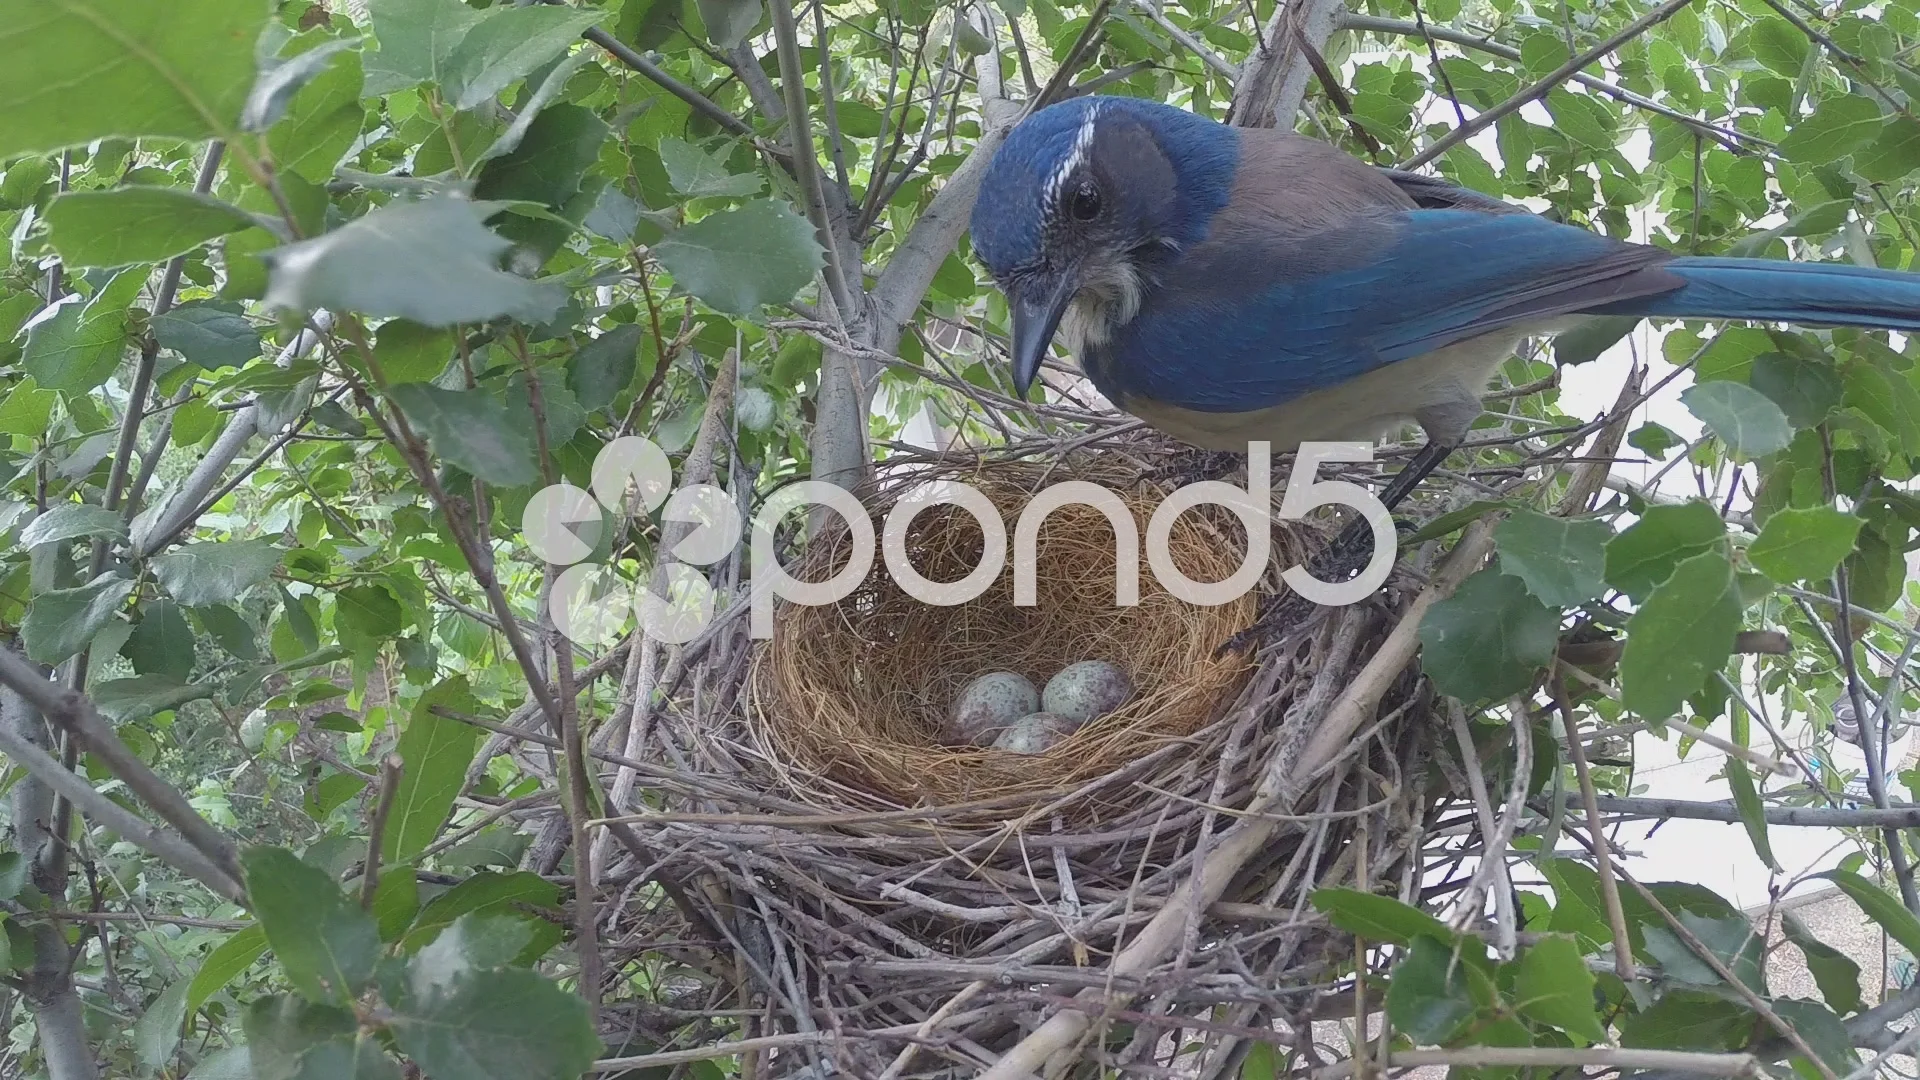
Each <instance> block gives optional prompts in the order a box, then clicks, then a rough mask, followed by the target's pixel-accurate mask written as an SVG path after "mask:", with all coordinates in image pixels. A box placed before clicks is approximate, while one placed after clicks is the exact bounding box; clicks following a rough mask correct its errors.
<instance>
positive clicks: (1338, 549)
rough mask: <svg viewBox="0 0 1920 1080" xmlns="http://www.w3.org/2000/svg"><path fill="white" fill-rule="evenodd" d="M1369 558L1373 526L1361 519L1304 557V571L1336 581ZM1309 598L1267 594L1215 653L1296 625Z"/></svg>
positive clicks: (1406, 527) (1401, 525)
mask: <svg viewBox="0 0 1920 1080" xmlns="http://www.w3.org/2000/svg"><path fill="white" fill-rule="evenodd" d="M1394 527H1395V528H1396V529H1397V530H1398V531H1400V532H1403V533H1404V532H1408V531H1411V530H1412V529H1413V528H1414V525H1413V524H1412V523H1411V522H1407V521H1402V520H1399V519H1397V518H1396V519H1395V520H1394ZM1372 559H1373V529H1372V527H1371V526H1369V525H1368V524H1367V523H1366V522H1364V521H1357V522H1355V523H1353V524H1352V525H1351V526H1349V527H1348V528H1347V529H1345V530H1344V531H1343V532H1341V533H1340V535H1338V536H1336V537H1334V539H1333V542H1332V543H1330V544H1328V545H1327V546H1326V547H1324V548H1321V549H1320V551H1319V553H1318V554H1316V555H1314V556H1313V558H1311V559H1308V560H1307V564H1306V569H1307V573H1309V574H1311V575H1312V576H1313V577H1314V578H1316V579H1318V580H1320V581H1324V582H1327V583H1328V584H1336V583H1338V582H1342V581H1346V580H1348V579H1350V578H1352V577H1353V576H1354V575H1356V574H1358V573H1360V572H1361V571H1362V570H1365V569H1366V568H1367V563H1369V562H1371V561H1372ZM1317 606H1318V605H1316V604H1315V603H1314V602H1313V601H1311V600H1309V599H1307V598H1306V597H1304V596H1302V595H1300V594H1299V593H1297V592H1295V591H1293V590H1291V589H1287V590H1285V591H1283V592H1280V593H1277V594H1275V595H1274V596H1271V597H1268V598H1267V599H1266V601H1265V602H1264V603H1263V604H1262V605H1261V609H1260V613H1259V614H1258V615H1257V616H1255V618H1254V620H1253V624H1252V625H1251V626H1248V627H1247V628H1246V629H1245V630H1242V631H1240V632H1239V633H1238V634H1235V635H1234V636H1233V637H1231V638H1228V639H1227V641H1226V643H1225V644H1223V645H1221V646H1220V648H1219V649H1217V650H1215V654H1214V655H1216V656H1224V655H1226V654H1227V653H1229V652H1245V651H1247V650H1248V649H1249V648H1251V647H1253V646H1255V645H1258V644H1259V643H1260V642H1262V641H1265V640H1268V639H1270V638H1272V637H1273V636H1275V635H1276V634H1277V633H1278V632H1279V631H1281V630H1282V629H1285V628H1290V627H1294V626H1297V625H1299V624H1301V623H1303V622H1305V621H1306V620H1307V619H1308V617H1309V616H1311V615H1313V614H1314V609H1315V608H1316V607H1317Z"/></svg>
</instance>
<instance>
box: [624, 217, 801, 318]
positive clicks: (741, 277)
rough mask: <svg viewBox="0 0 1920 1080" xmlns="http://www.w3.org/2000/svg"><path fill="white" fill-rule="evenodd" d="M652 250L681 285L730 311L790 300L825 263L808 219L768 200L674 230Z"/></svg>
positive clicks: (740, 311) (747, 310)
mask: <svg viewBox="0 0 1920 1080" xmlns="http://www.w3.org/2000/svg"><path fill="white" fill-rule="evenodd" d="M653 253H654V255H656V256H658V257H659V259H660V262H661V265H663V266H665V267H666V268H667V270H668V272H669V273H671V274H673V278H674V280H675V281H676V282H678V283H679V284H680V286H681V287H682V288H684V289H686V290H687V291H688V292H690V293H692V294H693V295H695V296H697V297H699V298H700V299H701V300H703V301H705V302H706V303H707V304H708V305H709V306H710V307H712V308H714V309H715V310H718V311H723V312H726V313H727V314H730V315H746V314H750V313H752V312H753V311H755V310H756V309H758V308H759V307H760V306H761V305H763V304H782V303H785V302H787V301H788V300H791V299H793V297H794V294H796V293H798V292H799V291H800V290H801V289H802V288H803V287H805V286H806V284H807V282H809V281H812V280H813V275H814V273H815V271H817V270H819V269H820V267H821V265H822V263H823V262H824V252H823V251H822V249H821V247H820V243H819V241H818V240H817V239H816V238H815V236H814V231H813V226H812V224H810V223H809V222H808V221H807V219H806V218H804V217H801V216H800V215H798V214H796V213H794V212H793V210H792V208H790V207H789V206H788V205H787V204H786V203H784V202H776V201H774V200H771V199H761V200H758V201H755V202H750V203H747V204H745V205H743V206H741V207H740V208H739V209H736V210H723V211H721V212H719V213H717V214H709V215H707V216H706V217H704V218H701V219H700V220H699V221H696V222H694V223H693V224H691V225H686V226H683V227H681V228H679V229H676V230H674V231H673V232H671V233H668V234H667V235H666V237H665V238H663V239H662V240H661V241H660V242H659V243H657V244H655V245H654V247H653Z"/></svg>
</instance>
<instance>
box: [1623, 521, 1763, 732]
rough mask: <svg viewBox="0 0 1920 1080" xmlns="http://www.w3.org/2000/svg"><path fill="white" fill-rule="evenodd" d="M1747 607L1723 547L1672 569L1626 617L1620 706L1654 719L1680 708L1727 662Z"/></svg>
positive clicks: (1696, 556)
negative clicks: (1743, 612) (1688, 696)
mask: <svg viewBox="0 0 1920 1080" xmlns="http://www.w3.org/2000/svg"><path fill="white" fill-rule="evenodd" d="M1742 610H1743V605H1742V604H1741V602H1740V590H1739V587H1738V586H1737V585H1736V584H1735V582H1734V576H1733V564H1732V563H1731V562H1730V561H1728V559H1727V556H1726V553H1725V552H1723V551H1705V552H1702V553H1701V554H1698V555H1695V556H1693V557H1692V558H1689V559H1687V560H1686V561H1684V562H1682V563H1680V565H1678V566H1676V567H1674V570H1673V575H1672V576H1671V577H1669V578H1667V580H1666V581H1663V582H1661V583H1660V584H1659V585H1658V586H1656V587H1655V588H1654V590H1653V592H1652V594H1651V595H1649V596H1648V597H1647V599H1646V602H1645V603H1643V604H1641V605H1640V608H1639V610H1637V611H1635V612H1634V613H1633V617H1632V618H1631V619H1628V620H1627V645H1626V649H1625V650H1624V651H1623V652H1622V653H1621V655H1620V703H1621V704H1622V705H1624V706H1625V707H1626V708H1628V709H1631V710H1633V711H1634V712H1636V713H1639V714H1640V715H1641V716H1643V717H1645V718H1647V719H1649V720H1664V719H1666V718H1667V717H1669V716H1672V715H1674V714H1675V713H1676V712H1678V711H1680V703H1681V702H1683V701H1685V700H1686V698H1687V695H1689V694H1691V693H1693V692H1694V691H1696V690H1698V689H1700V687H1701V684H1703V683H1705V682H1706V681H1707V678H1708V677H1709V676H1710V675H1712V673H1714V672H1716V671H1718V670H1720V669H1721V668H1722V667H1724V666H1726V662H1727V657H1729V656H1731V655H1732V654H1733V639H1734V636H1735V635H1736V634H1738V633H1739V631H1740V615H1741V611H1742Z"/></svg>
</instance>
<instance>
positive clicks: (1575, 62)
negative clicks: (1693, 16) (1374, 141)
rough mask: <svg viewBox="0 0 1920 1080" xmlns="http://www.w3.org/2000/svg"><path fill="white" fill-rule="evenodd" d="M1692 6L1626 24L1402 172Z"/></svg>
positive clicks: (1676, 2) (1682, 0)
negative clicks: (1623, 27) (1617, 31)
mask: <svg viewBox="0 0 1920 1080" xmlns="http://www.w3.org/2000/svg"><path fill="white" fill-rule="evenodd" d="M1691 3H1693V0H1667V2H1666V3H1664V4H1661V5H1660V6H1659V7H1657V8H1654V9H1653V10H1652V11H1649V12H1647V13H1646V14H1645V15H1642V16H1640V17H1639V18H1637V19H1635V20H1633V21H1632V22H1631V23H1628V24H1627V26H1626V28H1625V29H1623V30H1621V31H1620V32H1619V33H1617V34H1615V35H1613V36H1612V37H1610V38H1608V39H1607V40H1605V41H1603V42H1601V43H1600V44H1598V45H1595V46H1594V47H1593V48H1591V49H1588V50H1587V51H1586V52H1583V53H1581V54H1580V55H1578V56H1576V57H1574V58H1573V59H1571V60H1569V61H1567V62H1566V63H1564V64H1562V65H1560V66H1559V67H1558V68H1555V69H1554V70H1553V71H1552V72H1550V73H1549V74H1547V75H1546V76H1545V77H1544V78H1542V79H1541V80H1540V81H1539V82H1536V83H1534V84H1533V85H1532V86H1529V87H1527V88H1526V89H1525V90H1522V91H1520V92H1519V93H1518V94H1515V95H1514V96H1512V97H1510V98H1508V99H1507V100H1505V101H1503V102H1501V103H1500V104H1498V105H1495V106H1494V107H1493V108H1491V109H1488V110H1487V111H1486V112H1483V113H1481V114H1480V115H1478V116H1476V117H1474V118H1473V119H1472V120H1470V121H1468V122H1467V124H1466V125H1465V126H1464V127H1457V128H1454V129H1453V130H1452V131H1449V132H1447V133H1446V134H1445V135H1443V136H1441V137H1440V138H1439V139H1437V140H1435V141H1434V143H1433V145H1431V146H1429V147H1427V148H1426V149H1425V150H1422V151H1420V152H1419V153H1417V154H1415V155H1413V157H1412V158H1410V159H1409V160H1408V161H1407V163H1406V164H1405V165H1402V166H1400V167H1401V168H1403V169H1417V168H1419V167H1420V166H1422V165H1425V164H1426V163H1428V162H1430V161H1432V160H1433V159H1435V158H1437V157H1439V156H1440V155H1441V154H1444V153H1446V152H1447V151H1448V150H1451V149H1453V148H1454V147H1455V146H1458V145H1459V144H1460V143H1462V142H1465V141H1466V140H1467V139H1470V138H1472V137H1473V136H1475V135H1477V134H1479V133H1480V132H1482V131H1485V130H1486V129H1487V128H1489V127H1492V126H1493V125H1494V124H1495V123H1498V122H1499V120H1500V118H1501V117H1503V116H1506V115H1508V114H1509V113H1513V112H1517V111H1519V109H1520V108H1521V107H1522V106H1524V105H1526V104H1527V103H1528V102H1530V101H1535V100H1538V99H1539V98H1542V97H1545V96H1546V95H1547V92H1548V91H1550V90H1552V89H1553V88H1554V87H1556V86H1559V85H1560V84H1561V83H1563V82H1566V81H1567V80H1568V79H1569V78H1571V77H1572V76H1573V75H1574V73H1575V72H1578V71H1579V70H1580V69H1581V68H1584V67H1586V66H1587V65H1588V64H1591V63H1593V62H1594V61H1595V60H1598V59H1600V58H1601V57H1603V56H1605V55H1607V54H1608V53H1611V52H1613V51H1614V50H1615V49H1618V48H1619V47H1620V46H1622V45H1625V44H1626V43H1627V42H1629V41H1632V40H1633V39H1634V38H1637V37H1639V36H1640V35H1641V34H1644V33H1646V32H1647V31H1649V30H1651V29H1653V28H1654V27H1656V26H1658V25H1660V24H1661V23H1663V22H1666V21H1667V20H1668V19H1671V18H1673V17H1674V15H1676V14H1678V13H1679V11H1680V9H1681V8H1684V7H1686V6H1687V5H1688V4H1691Z"/></svg>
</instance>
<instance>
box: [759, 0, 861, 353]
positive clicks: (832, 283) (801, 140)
mask: <svg viewBox="0 0 1920 1080" xmlns="http://www.w3.org/2000/svg"><path fill="white" fill-rule="evenodd" d="M768 7H769V8H770V9H771V10H772V12H773V36H774V37H775V39H777V41H778V45H777V50H778V52H779V54H780V93H781V95H782V96H783V97H785V98H786V106H787V136H788V141H789V143H790V144H791V145H792V147H793V176H794V179H795V180H797V181H799V183H800V192H801V194H802V195H803V196H804V197H805V198H806V200H807V217H809V218H811V219H812V220H813V228H814V231H815V232H817V233H818V234H819V240H820V246H821V247H822V248H823V249H825V252H826V257H827V259H826V267H825V269H824V271H823V275H824V276H825V277H826V279H827V294H828V295H829V296H831V297H832V298H833V306H834V308H835V309H836V310H837V311H838V312H839V317H840V321H841V322H842V323H843V324H845V325H848V326H852V325H854V324H855V323H857V321H858V320H859V317H860V313H859V310H858V309H857V308H856V307H855V304H856V302H857V301H856V296H855V293H854V292H853V290H854V289H856V288H858V287H859V282H858V281H857V280H854V279H849V278H848V276H847V274H846V271H845V269H844V268H843V267H842V266H841V264H840V244H839V243H838V241H837V240H836V239H835V238H834V235H833V223H832V221H831V219H830V217H829V215H828V214H827V195H826V190H825V189H824V188H823V187H822V186H821V182H820V159H819V158H818V157H816V156H815V155H814V149H813V119H812V117H811V116H810V115H809V113H808V110H807V84H806V81H805V79H806V76H805V70H806V69H805V68H803V67H801V65H800V30H799V27H798V26H796V25H795V24H794V21H793V4H792V2H791V0H768Z"/></svg>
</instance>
